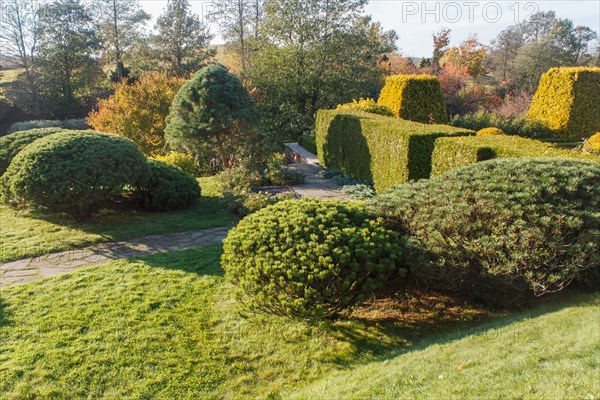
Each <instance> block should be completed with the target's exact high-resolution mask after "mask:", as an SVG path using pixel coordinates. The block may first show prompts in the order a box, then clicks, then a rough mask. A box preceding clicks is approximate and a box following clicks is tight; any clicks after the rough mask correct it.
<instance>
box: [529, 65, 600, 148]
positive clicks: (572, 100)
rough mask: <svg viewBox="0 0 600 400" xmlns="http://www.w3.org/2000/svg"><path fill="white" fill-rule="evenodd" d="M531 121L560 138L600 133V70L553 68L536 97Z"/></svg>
mask: <svg viewBox="0 0 600 400" xmlns="http://www.w3.org/2000/svg"><path fill="white" fill-rule="evenodd" d="M527 117H528V118H530V119H536V120H539V121H542V122H544V123H545V124H547V125H548V127H549V128H550V129H551V130H553V131H554V132H555V133H556V134H557V135H558V136H561V137H570V138H576V139H581V138H582V137H587V136H590V135H591V134H593V133H594V132H597V131H598V130H600V68H587V67H571V68H552V69H550V70H549V71H548V72H546V73H545V74H544V75H543V76H542V79H541V80H540V86H539V87H538V90H537V92H536V93H535V95H534V96H533V100H532V102H531V106H530V108H529V113H528V115H527Z"/></svg>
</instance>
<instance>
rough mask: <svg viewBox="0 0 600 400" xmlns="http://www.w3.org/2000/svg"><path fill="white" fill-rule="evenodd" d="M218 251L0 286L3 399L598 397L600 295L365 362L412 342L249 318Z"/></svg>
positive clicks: (384, 333) (355, 323) (381, 333)
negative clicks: (226, 277)
mask: <svg viewBox="0 0 600 400" xmlns="http://www.w3.org/2000/svg"><path fill="white" fill-rule="evenodd" d="M220 252H221V250H220V246H218V245H212V246H207V247H204V248H201V249H196V250H185V251H178V252H173V253H167V254H161V255H155V256H151V257H147V258H144V259H140V260H129V261H126V260H121V261H114V262H111V263H108V264H105V265H103V266H99V267H93V268H88V269H83V270H79V271H77V272H74V273H71V274H65V275H62V276H58V277H55V278H50V279H47V280H41V281H37V282H32V283H29V284H26V285H15V286H9V287H7V288H6V289H3V290H2V292H1V293H0V393H2V398H6V399H15V398H29V397H36V396H37V397H41V398H50V397H54V398H61V399H63V398H64V399H69V398H82V397H90V398H106V399H120V398H178V399H185V398H261V397H262V398H264V397H269V396H274V397H275V398H277V397H279V395H281V394H282V393H283V394H285V393H290V392H292V391H293V390H295V389H298V388H300V387H302V386H305V385H307V384H311V383H312V382H316V381H317V379H323V378H324V379H326V380H325V381H322V382H319V383H317V384H316V385H315V386H308V388H307V389H306V391H304V392H300V393H299V395H300V397H321V398H324V397H325V398H329V397H330V395H331V396H333V397H336V396H337V397H351V395H355V396H356V397H358V395H359V394H360V395H364V396H367V397H368V396H369V395H377V396H379V395H382V396H383V397H385V396H386V395H387V396H388V397H396V396H400V397H402V396H404V397H412V398H448V397H452V396H453V395H454V396H455V397H456V395H457V394H458V393H460V391H464V393H469V394H471V395H474V396H477V395H479V396H480V397H489V396H485V395H486V394H487V395H489V394H496V396H501V397H506V396H508V395H513V396H514V397H516V396H517V395H519V394H523V395H524V397H569V395H578V396H579V397H581V396H583V395H584V394H585V393H591V394H594V395H597V392H598V390H597V389H595V388H594V387H593V385H592V382H591V381H590V379H591V378H593V377H594V376H597V374H598V372H599V367H598V359H597V356H596V354H598V352H597V350H598V341H599V340H598V339H599V338H598V330H597V321H598V320H597V315H598V303H599V302H600V299H599V298H598V296H579V297H575V298H571V299H570V300H569V303H568V305H570V307H568V308H564V309H562V310H561V309H560V308H561V305H560V304H559V305H558V306H557V305H549V306H545V307H542V308H541V309H538V310H535V311H528V312H524V313H522V314H519V315H517V316H513V317H510V318H505V317H504V318H501V319H496V320H495V322H488V323H486V324H483V325H481V326H480V328H479V329H480V330H481V332H483V333H481V334H479V335H476V336H473V337H469V338H465V339H462V340H458V341H456V340H454V339H453V337H447V336H444V335H440V336H438V337H437V338H431V337H430V339H429V341H428V342H427V344H429V346H425V345H421V346H417V349H415V351H413V352H410V353H405V354H404V355H401V356H399V357H398V358H396V359H394V360H391V361H388V362H385V363H374V364H369V365H367V366H366V367H362V366H360V365H364V363H366V362H373V361H376V360H378V359H379V360H380V359H381V357H390V355H391V354H401V353H402V352H405V351H406V350H409V349H411V348H414V347H415V346H414V343H416V341H417V339H415V338H414V337H413V338H411V337H410V335H407V334H405V333H406V332H408V331H406V332H405V331H403V330H402V329H399V330H386V329H384V327H382V326H381V325H379V324H373V323H370V324H369V323H368V322H365V321H364V320H362V321H361V320H357V319H354V320H341V321H338V322H336V323H335V324H332V325H321V326H316V327H310V326H307V325H306V324H304V323H302V322H297V321H289V320H286V319H282V318H277V317H267V316H263V317H254V318H251V319H246V318H243V317H241V316H240V315H239V314H238V313H237V312H236V310H235V303H234V300H233V299H232V298H231V294H230V293H231V288H230V286H229V285H228V284H227V283H225V282H224V280H223V277H222V271H221V269H220V268H219V266H218V259H219V256H220ZM562 306H563V307H564V303H563V304H562ZM425 312H426V313H430V312H431V309H429V310H425ZM544 313H545V314H544ZM400 323H401V324H406V323H407V322H406V321H400ZM463 325H464V323H463ZM490 326H497V327H498V330H487V331H486V329H489V328H490ZM417 328H418V327H417ZM441 329H442V330H447V328H444V327H442V328H441ZM413 330H414V331H420V329H413ZM463 331H464V329H463ZM427 332H429V331H428V330H427ZM440 332H441V331H440ZM413 333H414V332H413ZM463 334H464V333H463ZM457 336H461V335H460V334H457ZM515 343H518V346H516V345H515ZM461 363H462V364H464V365H465V369H464V370H459V369H458V366H459V365H460V364H461ZM352 368H355V369H352ZM343 371H349V372H348V373H344V374H342V373H343ZM340 374H342V375H340ZM494 374H496V375H495V376H494ZM440 375H441V376H442V377H441V378H440ZM328 377H333V378H328ZM345 378H348V379H350V380H349V381H346V380H345ZM329 385H333V386H329ZM328 386H329V388H328ZM530 387H531V388H535V389H537V390H539V391H538V392H537V393H533V394H532V391H531V389H530ZM492 390H493V392H492ZM327 391H329V392H327ZM557 393H558V394H561V396H556V395H557ZM528 395H529V396H528ZM283 397H287V395H284V396H283ZM570 397H573V396H570Z"/></svg>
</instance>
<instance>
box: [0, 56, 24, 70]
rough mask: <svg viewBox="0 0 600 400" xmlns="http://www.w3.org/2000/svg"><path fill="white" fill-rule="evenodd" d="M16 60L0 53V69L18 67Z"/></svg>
mask: <svg viewBox="0 0 600 400" xmlns="http://www.w3.org/2000/svg"><path fill="white" fill-rule="evenodd" d="M20 67H21V65H20V64H19V62H18V60H17V59H16V58H14V57H11V56H5V55H0V70H7V69H17V68H20Z"/></svg>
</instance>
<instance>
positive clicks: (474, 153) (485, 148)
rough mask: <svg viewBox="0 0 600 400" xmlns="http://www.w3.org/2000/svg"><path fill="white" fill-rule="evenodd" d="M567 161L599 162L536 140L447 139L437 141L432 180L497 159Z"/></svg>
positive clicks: (502, 138)
mask: <svg viewBox="0 0 600 400" xmlns="http://www.w3.org/2000/svg"><path fill="white" fill-rule="evenodd" d="M509 157H563V158H577V159H583V160H589V161H597V160H598V158H597V157H596V158H594V157H593V156H590V155H587V154H584V153H581V152H576V151H572V150H565V149H558V148H556V147H554V146H553V145H551V144H548V143H544V142H540V141H538V140H534V139H527V138H522V137H518V136H508V135H482V136H475V137H452V138H450V137H446V138H439V139H437V140H436V141H435V148H434V150H433V155H432V157H431V176H437V175H441V174H444V173H446V172H448V171H450V170H453V169H455V168H459V167H464V166H466V165H470V164H475V163H477V162H480V161H485V160H491V159H494V158H509Z"/></svg>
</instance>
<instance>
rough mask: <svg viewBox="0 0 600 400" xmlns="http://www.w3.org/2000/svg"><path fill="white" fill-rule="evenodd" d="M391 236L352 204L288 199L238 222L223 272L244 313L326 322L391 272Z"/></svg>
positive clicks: (395, 253)
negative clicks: (234, 287) (243, 306)
mask: <svg viewBox="0 0 600 400" xmlns="http://www.w3.org/2000/svg"><path fill="white" fill-rule="evenodd" d="M397 243H398V238H397V237H396V235H395V233H394V232H392V231H390V230H387V229H386V228H384V226H383V223H382V221H381V220H378V219H373V218H370V217H369V215H368V214H367V213H366V211H365V208H364V207H363V206H361V205H359V204H358V203H350V202H334V201H318V200H309V199H303V200H286V201H282V202H279V203H277V204H275V205H272V206H268V207H266V208H263V209H262V210H260V211H257V212H256V213H254V214H251V215H249V216H248V217H246V218H244V219H243V220H242V221H241V222H240V223H239V225H238V226H237V227H236V228H234V229H233V230H231V231H230V232H229V235H228V236H227V238H226V239H225V242H224V252H223V257H222V266H223V268H224V269H225V271H226V277H227V278H228V279H229V281H231V282H232V283H234V284H235V285H236V286H237V287H238V289H239V290H238V298H239V299H240V300H241V301H242V303H243V304H244V305H245V306H246V308H248V309H250V310H257V311H265V312H271V313H275V314H279V315H288V316H294V317H300V318H307V319H317V318H322V317H330V316H333V315H335V314H336V313H338V312H340V311H342V310H344V309H346V308H348V307H351V306H353V305H355V304H357V303H358V302H360V301H361V300H363V299H364V298H365V296H366V295H368V294H369V293H372V292H373V291H374V290H376V289H377V288H379V287H380V286H381V285H382V284H383V282H384V281H385V280H386V278H387V277H388V276H389V274H390V273H392V272H393V271H400V272H403V271H401V270H399V269H398V267H397V263H398V261H399V258H400V255H401V250H400V246H399V245H398V244H397Z"/></svg>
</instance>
